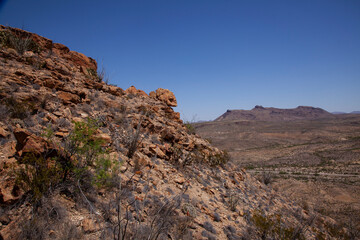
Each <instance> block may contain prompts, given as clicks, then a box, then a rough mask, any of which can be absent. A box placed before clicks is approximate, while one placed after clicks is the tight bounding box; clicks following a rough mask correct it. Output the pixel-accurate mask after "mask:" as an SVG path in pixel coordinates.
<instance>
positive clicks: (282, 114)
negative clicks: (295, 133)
mask: <svg viewBox="0 0 360 240" xmlns="http://www.w3.org/2000/svg"><path fill="white" fill-rule="evenodd" d="M332 116H333V115H332V114H331V113H329V112H327V111H325V110H323V109H321V108H314V107H304V106H299V107H297V108H293V109H279V108H272V107H269V108H265V107H262V106H255V107H254V108H253V109H251V110H227V111H226V112H225V113H224V114H223V115H221V116H220V117H218V118H216V119H215V121H232V120H259V121H291V120H305V119H307V120H310V119H320V118H329V117H332Z"/></svg>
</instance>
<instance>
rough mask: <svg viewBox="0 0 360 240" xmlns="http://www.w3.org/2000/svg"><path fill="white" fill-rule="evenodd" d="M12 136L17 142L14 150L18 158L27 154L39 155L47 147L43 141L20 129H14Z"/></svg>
mask: <svg viewBox="0 0 360 240" xmlns="http://www.w3.org/2000/svg"><path fill="white" fill-rule="evenodd" d="M14 136H15V138H16V140H17V144H16V150H17V152H18V154H19V155H20V156H21V155H22V154H23V153H28V152H32V153H34V154H36V155H40V154H42V153H44V152H45V150H46V149H47V148H48V147H49V146H48V143H47V141H45V139H43V138H42V137H39V136H36V135H35V134H32V133H30V132H29V131H27V130H25V129H22V128H17V129H15V130H14Z"/></svg>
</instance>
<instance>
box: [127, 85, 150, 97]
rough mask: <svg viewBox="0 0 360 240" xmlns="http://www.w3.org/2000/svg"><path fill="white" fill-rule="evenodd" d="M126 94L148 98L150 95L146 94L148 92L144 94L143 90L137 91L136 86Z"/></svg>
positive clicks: (130, 88)
mask: <svg viewBox="0 0 360 240" xmlns="http://www.w3.org/2000/svg"><path fill="white" fill-rule="evenodd" d="M125 93H126V94H134V95H140V96H144V97H147V96H148V95H147V94H146V92H144V91H143V90H140V89H136V88H135V87H134V86H131V87H129V88H128V89H126V90H125Z"/></svg>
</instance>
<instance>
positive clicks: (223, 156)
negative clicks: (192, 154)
mask: <svg viewBox="0 0 360 240" xmlns="http://www.w3.org/2000/svg"><path fill="white" fill-rule="evenodd" d="M229 160H230V155H229V153H228V152H227V151H225V150H224V151H222V152H220V153H216V154H213V155H210V156H209V157H208V162H209V164H210V166H212V167H214V166H218V165H223V164H225V163H227V162H228V161H229Z"/></svg>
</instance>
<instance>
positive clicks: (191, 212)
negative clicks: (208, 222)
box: [181, 203, 196, 218]
mask: <svg viewBox="0 0 360 240" xmlns="http://www.w3.org/2000/svg"><path fill="white" fill-rule="evenodd" d="M181 211H182V212H183V213H184V214H185V215H186V216H189V217H191V218H195V217H196V208H195V207H194V206H193V205H192V204H191V203H185V204H183V205H182V207H181Z"/></svg>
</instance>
